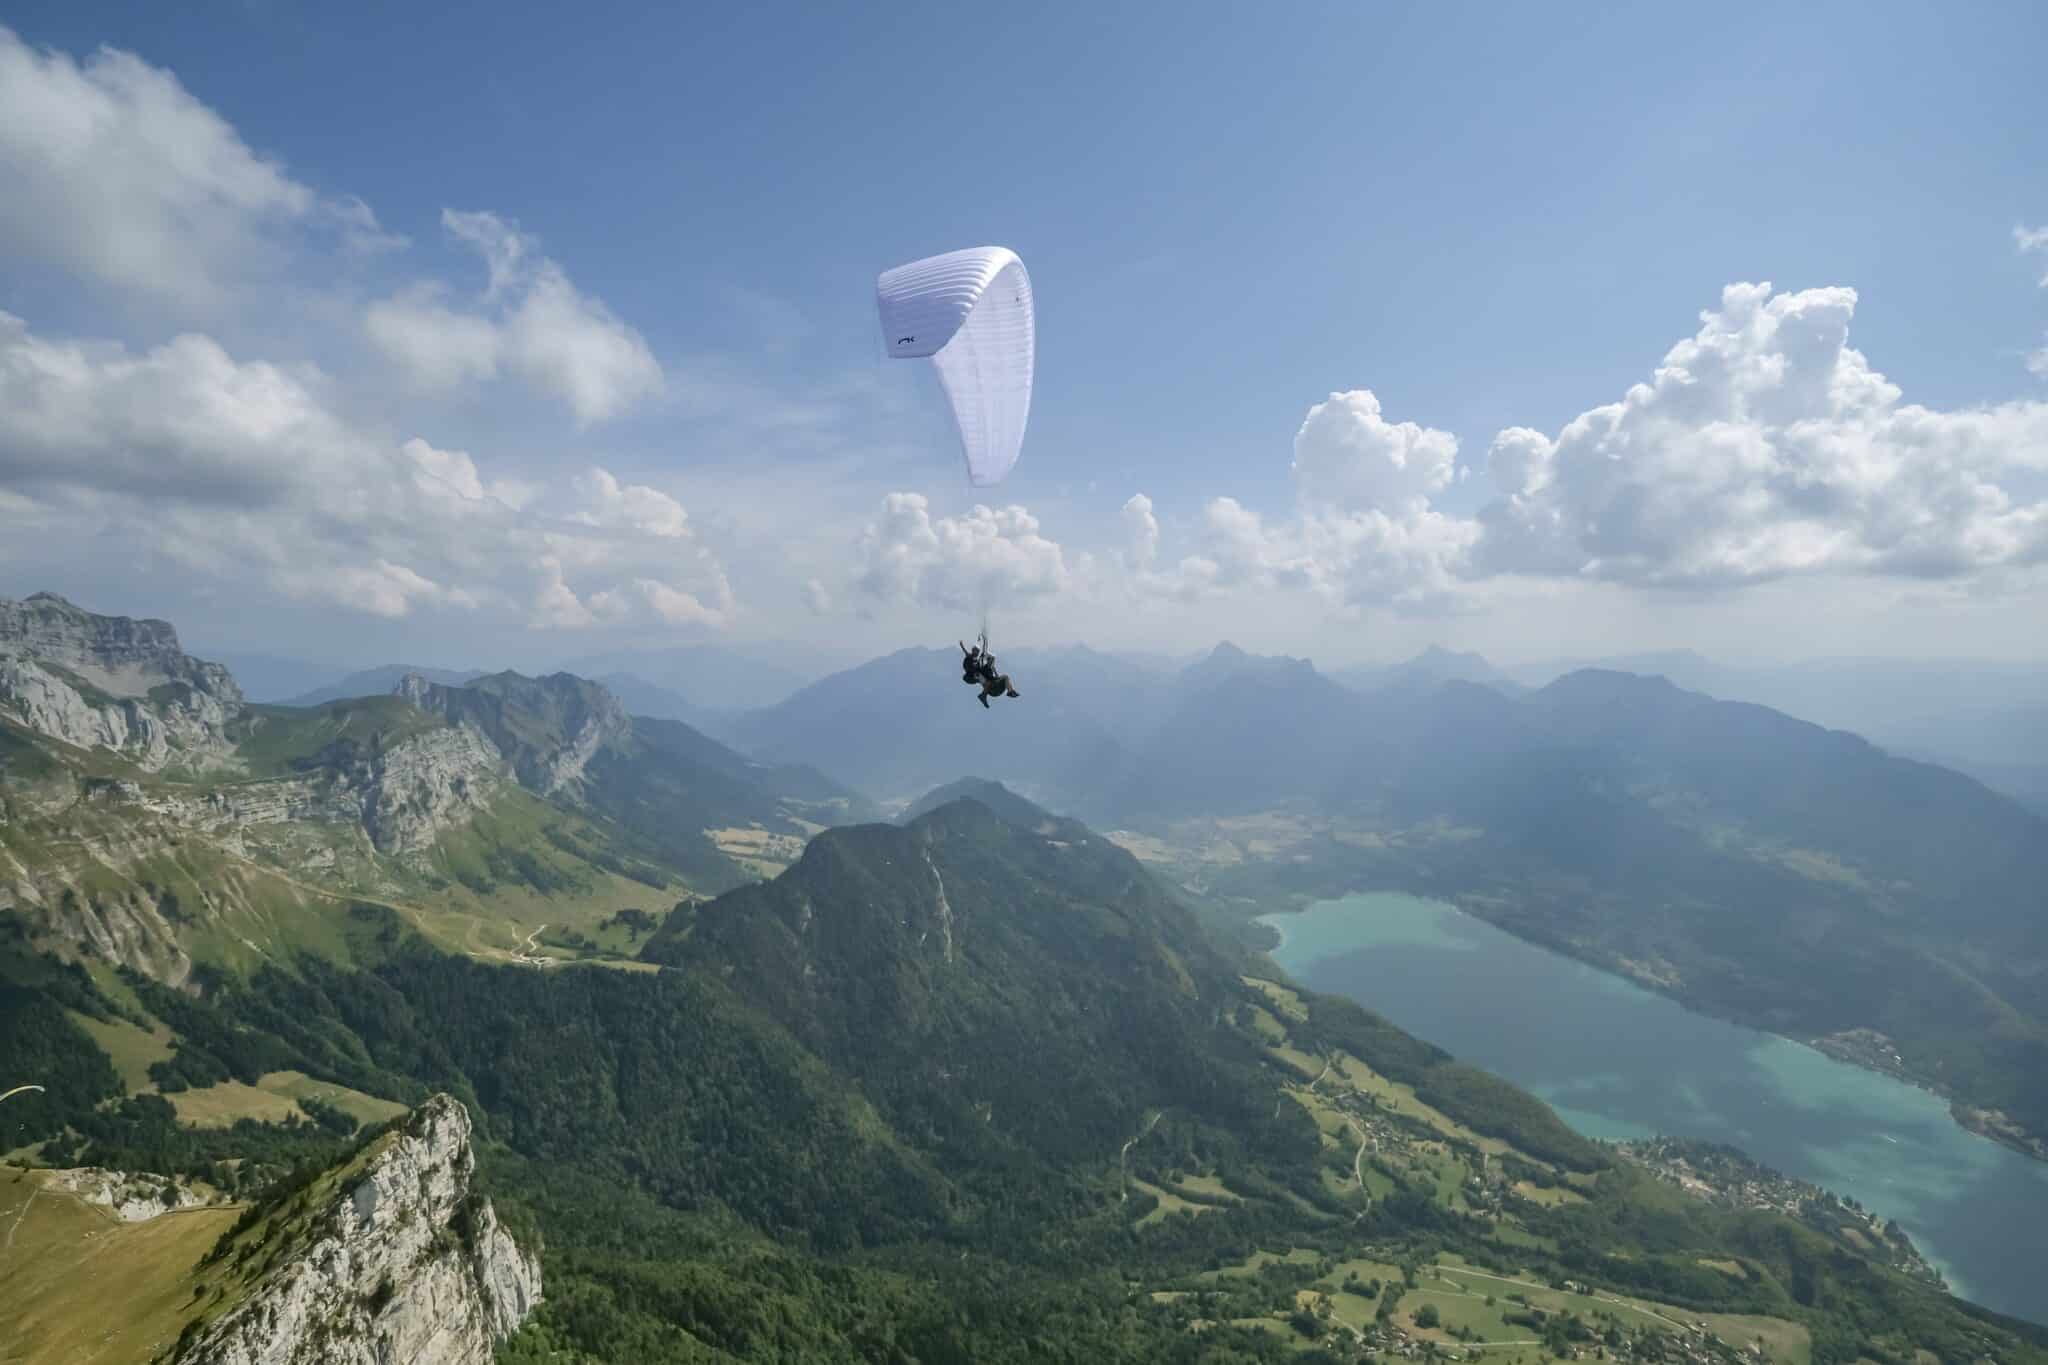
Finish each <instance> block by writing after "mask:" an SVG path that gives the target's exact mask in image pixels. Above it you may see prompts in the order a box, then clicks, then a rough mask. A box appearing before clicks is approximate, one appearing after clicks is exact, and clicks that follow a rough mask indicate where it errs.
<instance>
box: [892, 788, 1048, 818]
mask: <svg viewBox="0 0 2048 1365" xmlns="http://www.w3.org/2000/svg"><path fill="white" fill-rule="evenodd" d="M965 801H973V802H977V803H979V804H981V805H983V806H986V807H987V808H988V809H990V810H991V811H994V812H995V813H996V815H997V816H999V817H1000V818H1002V819H1004V820H1007V821H1009V822H1010V823H1011V824H1013V825H1019V826H1021V827H1023V828H1025V829H1032V830H1035V829H1038V828H1040V827H1041V826H1043V825H1045V824H1047V823H1048V822H1051V821H1052V820H1054V819H1055V817H1054V816H1053V815H1052V813H1051V812H1049V811H1047V810H1045V809H1043V808H1042V807H1039V806H1036V805H1034V804H1032V803H1031V802H1030V801H1027V800H1026V799H1025V798H1023V797H1021V796H1019V795H1017V793H1015V792H1013V791H1011V790H1010V789H1009V788H1008V787H1005V786H1004V785H1003V784H1002V783H1000V782H995V781H991V780H989V779H988V778H985V777H963V778H961V779H960V780H959V781H957V782H948V783H947V784H946V785H945V786H943V787H935V788H933V789H932V790H931V791H929V792H926V793H925V794H924V795H923V796H921V797H919V798H918V799H917V800H916V801H913V802H912V803H911V804H910V806H909V807H908V808H907V809H906V810H905V811H904V812H903V814H902V815H901V816H899V817H898V822H899V823H901V824H905V825H909V824H915V823H916V822H917V821H919V820H922V819H923V818H924V817H926V816H928V815H932V814H935V813H936V812H938V811H940V810H943V809H945V808H946V807H949V806H953V805H957V804H959V803H961V802H965Z"/></svg>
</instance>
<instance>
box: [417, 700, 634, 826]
mask: <svg viewBox="0 0 2048 1365" xmlns="http://www.w3.org/2000/svg"><path fill="white" fill-rule="evenodd" d="M392 691H393V693H394V694H395V695H397V696H401V697H404V698H405V699H406V700H407V701H409V702H411V703H412V704H413V705H414V706H417V707H419V708H420V709H421V710H422V711H426V712H428V713H430V714H432V715H437V716H440V717H442V718H443V719H444V720H447V721H448V722H449V723H450V724H452V725H462V726H467V727H469V728H471V729H474V730H476V731H477V732H479V733H480V734H483V735H485V736H487V737H489V739H490V741H491V743H492V744H493V745H495V746H496V747H497V750H498V752H499V753H501V754H503V755H504V756H505V761H506V762H508V763H510V764H511V765H512V770H513V772H515V773H516V774H517V775H518V777H519V783H520V785H521V786H523V787H526V788H528V789H529V790H532V791H537V792H539V793H541V794H542V795H544V796H553V795H555V794H556V793H557V792H560V791H562V790H564V789H565V788H575V787H577V786H579V785H580V784H581V783H582V781H583V774H584V770H585V769H586V768H587V767H589V765H590V761H591V759H593V758H595V757H596V756H597V753H598V751H599V750H601V749H603V748H604V747H605V746H606V745H607V744H611V743H614V742H616V741H621V740H624V739H625V738H626V736H627V735H628V734H629V733H630V731H631V729H632V724H633V722H632V720H631V718H630V717H628V716H627V714H626V708H625V707H624V706H623V705H621V704H620V702H619V699H618V698H617V697H615V696H613V695H612V694H611V693H610V692H608V691H606V690H605V689H604V688H603V687H601V686H599V685H598V684H597V683H594V682H591V681H589V680H588V679H585V678H579V677H576V676H575V675H574V674H570V673H551V674H549V675H548V676H547V677H545V678H528V677H525V676H523V675H521V674H518V673H494V674H491V675H490V676H488V677H483V678H477V679H474V680H472V681H471V682H469V683H468V684H466V685H465V686H462V687H444V686H443V685H441V684H440V683H435V682H429V681H428V680H427V679H426V678H424V677H422V676H421V675H420V674H417V673H408V674H406V675H405V677H403V678H402V679H400V680H399V683H398V686H397V687H395V688H394V689H392Z"/></svg>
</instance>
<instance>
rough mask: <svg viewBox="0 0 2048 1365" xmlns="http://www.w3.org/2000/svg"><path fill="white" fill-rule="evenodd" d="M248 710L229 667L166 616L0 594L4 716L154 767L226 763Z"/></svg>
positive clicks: (0, 679)
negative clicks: (193, 652)
mask: <svg viewBox="0 0 2048 1365" xmlns="http://www.w3.org/2000/svg"><path fill="white" fill-rule="evenodd" d="M242 707H243V699H242V691H241V689H240V688H239V687H237V686H236V685H235V680H234V679H233V678H232V677H230V676H229V674H228V671H227V669H225V668H223V667H221V666H220V665H219V664H213V663H207V662H205V661H204V660H201V659H194V658H192V657H191V656H190V655H188V654H186V653H185V651H184V650H183V649H181V648H179V646H178V634H177V632H176V631H175V630H173V629H172V628H171V626H170V623H168V622H166V621H138V620H134V619H133V618H130V617H126V616H100V615H97V614H95V613H93V612H89V611H86V610H84V609H83V608H80V607H76V606H73V605H72V604H71V603H69V602H67V601H65V600H64V599H63V598H61V597H58V596H55V595H54V594H51V593H37V594H36V595H35V596H33V597H31V598H29V599H28V600H27V601H24V602H14V601H8V600H6V599H0V715H6V716H7V717H9V718H10V719H13V720H14V721H16V722H17V723H19V724H21V725H23V726H26V727H27V728H28V729H30V730H33V731H35V732H36V733H38V734H42V735H47V736H49V737H50V738H52V739H56V740H60V741H62V742H63V743H65V744H69V745H72V746H74V747H76V748H80V749H111V750H114V751H115V752H117V753H119V754H121V755H122V756H123V757H124V758H127V759H128V760H129V761H131V762H133V763H134V764H136V765H137V766H138V767H141V768H143V769H146V770H148V771H151V772H155V771H159V770H161V769H163V768H166V767H170V766H172V765H174V764H176V765H179V766H183V767H187V768H192V769H204V768H210V767H217V766H219V765H221V764H222V763H225V762H227V761H228V760H229V759H230V758H231V756H232V754H233V747H234V746H233V745H232V744H231V743H230V742H229V740H228V738H227V734H226V731H227V726H228V723H229V722H230V721H232V720H233V719H234V718H235V717H236V716H237V715H238V714H240V712H241V710H242Z"/></svg>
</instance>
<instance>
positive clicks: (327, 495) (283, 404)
mask: <svg viewBox="0 0 2048 1365" xmlns="http://www.w3.org/2000/svg"><path fill="white" fill-rule="evenodd" d="M323 389H324V381H323V379H322V377H321V376H320V375H319V373H318V372H317V371H313V370H310V369H307V370H286V369H283V368H280V367H277V366H273V365H269V364H265V363H262V362H258V361H244V360H238V359H236V358H235V357H234V356H232V355H230V354H229V353H228V352H227V350H226V349H225V348H223V347H222V346H220V345H219V344H218V343H216V342H215V341H213V340H212V339H210V338H208V337H205V336H199V335H186V336H180V337H177V338H175V339H173V340H172V341H169V342H167V343H165V344H164V345H162V346H159V347H156V348H153V349H151V350H148V351H145V352H142V353H139V354H138V353H134V352H131V351H129V350H128V349H127V348H125V347H123V346H121V345H119V344H115V343H107V342H77V341H57V340H50V339H47V338H44V337H40V336H38V335H36V334H35V333H34V332H32V331H31V330H30V329H29V327H28V325H27V324H26V323H25V322H24V321H23V320H22V319H20V318H17V317H14V316H12V315H11V314H5V313H0V544H11V546H12V548H13V550H14V552H15V554H16V555H17V557H20V556H24V555H27V554H30V553H34V552H38V550H39V548H40V552H41V553H42V554H43V555H44V556H45V557H46V559H47V560H48V561H49V562H62V561H63V560H64V559H66V558H67V557H75V556H76V555H78V554H80V553H86V552H87V551H86V549H85V547H87V546H88V545H94V544H97V545H99V546H101V547H106V546H113V547H116V549H117V550H118V552H119V553H120V554H122V555H124V556H128V557H130V558H131V559H133V560H135V561H137V562H138V563H139V564H143V565H146V564H147V562H149V561H152V560H154V561H160V562H162V563H165V564H169V565H174V566H176V567H177V568H179V569H181V570H183V571H185V572H186V573H188V574H190V575H192V576H194V577H195V578H196V579H197V580H199V581H200V582H201V583H208V584H212V585H215V586H217V587H218V588H220V589H221V590H222V591H232V592H233V593H235V594H237V595H238V596H239V597H241V598H242V599H243V600H245V601H247V602H249V603H250V604H251V605H256V604H258V603H260V602H261V600H262V599H263V598H264V597H265V596H266V595H268V596H270V597H271V598H273V599H274V600H276V601H280V602H314V601H317V602H326V603H332V604H335V605H339V606H343V607H346V608H349V609H352V610H357V611H362V612H365V613H368V614H370V615H373V616H380V617H387V618H394V617H403V616H407V615H410V614H412V613H414V612H416V611H418V610H420V609H422V608H435V609H442V610H456V611H464V612H484V613H489V614H492V615H493V616H494V617H498V618H504V619H508V620H518V621H524V622H526V623H528V624H535V625H541V626H546V627H552V628H576V627H589V626H596V625H602V624H631V623H637V624H644V625H647V626H649V627H710V628H719V627H723V626H725V625H727V624H729V623H730V622H731V620H732V618H733V615H734V613H735V611H736V603H735V599H734V594H733V591H732V588H731V585H730V583H729V582H728V580H727V576H726V573H725V569H724V566H723V565H722V564H721V563H720V561H719V559H718V557H717V555H716V554H715V553H713V552H712V551H711V549H710V548H709V547H707V546H706V545H705V544H704V543H703V542H702V541H701V539H700V538H699V537H698V536H697V535H696V534H695V532H694V531H693V529H692V527H691V525H690V519H689V515H688V512H687V511H686V509H685V508H684V507H683V505H682V503H681V502H679V501H678V500H677V499H676V498H675V497H673V496H672V495H671V494H669V493H667V492H665V491H663V490H661V489H658V488H654V487H652V486H649V485H646V484H637V483H629V482H625V481H623V480H621V479H619V478H618V477H616V476H615V475H614V474H612V473H611V472H610V471H608V470H605V469H603V468H598V467H591V468H588V469H587V470H585V471H584V472H583V473H581V474H580V475H577V476H575V477H573V478H570V479H566V480H561V481H559V482H558V483H556V484H553V485H537V484H535V483H533V482H531V481H530V480H522V479H516V478H502V479H493V478H490V477H487V476H486V472H485V470H484V469H483V468H480V467H479V464H478V461H477V459H476V458H475V457H474V456H472V455H471V454H470V453H469V452H467V451H462V450H450V449H442V448H439V447H437V446H435V445H433V444H432V443H431V442H429V441H427V440H424V439H421V438H419V437H411V438H407V439H398V438H395V437H391V436H387V435H385V434H383V433H380V432H377V431H374V430H371V429H368V428H366V427H364V426H361V425H359V424H357V423H354V422H351V421H349V420H348V419H346V418H344V417H343V416H341V415H339V414H337V413H336V412H335V411H334V410H333V409H332V408H331V407H330V406H329V404H328V402H327V400H326V398H325V397H324V394H323ZM100 552H104V551H103V550H102V551H100Z"/></svg>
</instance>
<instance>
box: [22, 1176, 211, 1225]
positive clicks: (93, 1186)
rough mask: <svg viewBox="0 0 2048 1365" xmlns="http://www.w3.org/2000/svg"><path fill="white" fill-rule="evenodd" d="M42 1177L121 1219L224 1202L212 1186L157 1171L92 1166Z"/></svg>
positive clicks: (146, 1218) (129, 1220)
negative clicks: (203, 1186) (144, 1172)
mask: <svg viewBox="0 0 2048 1365" xmlns="http://www.w3.org/2000/svg"><path fill="white" fill-rule="evenodd" d="M44 1179H45V1180H46V1181H47V1182H48V1184H49V1186H50V1187H51V1188H53V1189H59V1190H62V1191H64V1192H65V1193H66V1194H69V1195H71V1196H72V1197H73V1198H75V1199H78V1200H80V1201H82V1202H84V1203H87V1204H97V1205H99V1206H100V1207H101V1208H103V1209H105V1210H107V1211H108V1212H109V1213H111V1214H113V1215H114V1216H115V1217H116V1218H118V1219H120V1220H121V1221H122V1222H124V1223H144V1222H147V1221H149V1220H150V1219H152V1218H157V1217H161V1216H162V1215H164V1214H166V1213H175V1212H177V1211H178V1210H180V1209H198V1208H205V1207H206V1206H207V1205H209V1204H219V1203H223V1202H225V1200H224V1198H223V1196H222V1195H221V1194H220V1193H219V1192H218V1191H216V1190H207V1189H200V1188H195V1187H194V1186H192V1185H188V1184H186V1183H185V1182H183V1181H181V1180H176V1179H166V1178H165V1177H163V1176H160V1175H131V1174H130V1173H128V1172H127V1171H107V1170H101V1169H100V1168H98V1167H96V1166H79V1167H75V1168H73V1169H71V1170H64V1171H51V1172H49V1173H48V1174H47V1175H46V1176H44Z"/></svg>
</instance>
